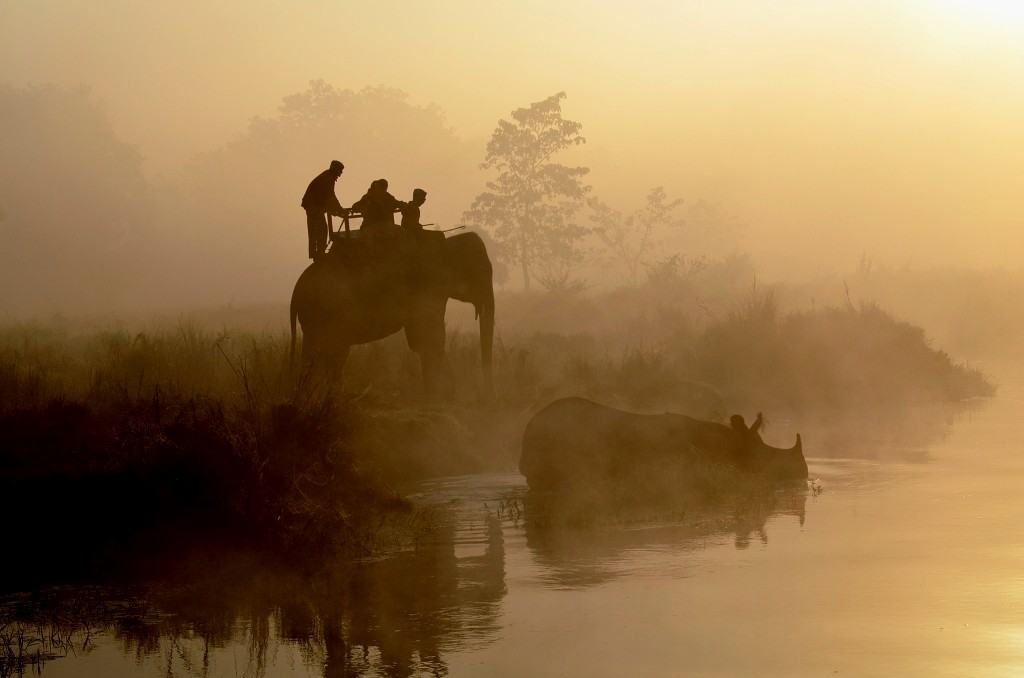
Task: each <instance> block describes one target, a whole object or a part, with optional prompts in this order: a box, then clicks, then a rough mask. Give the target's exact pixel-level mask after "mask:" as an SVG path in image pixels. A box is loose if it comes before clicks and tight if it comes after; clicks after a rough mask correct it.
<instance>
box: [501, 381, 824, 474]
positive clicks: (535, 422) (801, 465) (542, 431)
mask: <svg viewBox="0 0 1024 678" xmlns="http://www.w3.org/2000/svg"><path fill="white" fill-rule="evenodd" d="M731 423H732V426H731V427H730V426H724V425H722V424H716V423H714V422H710V421H701V420H699V419H694V418H692V417H687V416H685V415H682V414H669V413H666V414H652V415H648V414H632V413H630V412H623V411H621V410H616V409H613V408H611V407H606V406H604V405H599V404H597V403H595V402H592V401H590V400H585V399H583V398H562V399H560V400H556V401H555V402H553V403H551V404H550V405H548V406H547V407H545V408H544V409H542V410H541V411H540V412H538V413H537V414H535V415H534V416H533V418H532V419H531V420H530V422H529V423H528V424H527V425H526V431H525V433H524V434H523V454H522V457H521V458H520V460H519V470H520V472H521V473H522V474H523V475H524V476H526V480H527V482H528V483H529V484H530V487H531V488H534V489H538V488H549V487H554V486H557V485H560V484H562V483H564V482H566V481H569V480H574V479H578V478H579V477H580V476H581V475H586V476H589V477H602V476H603V477H613V476H616V475H618V474H619V473H620V472H623V471H625V470H627V469H629V468H630V467H631V466H632V465H635V464H636V463H637V462H641V461H647V460H652V459H656V458H658V457H659V456H665V455H677V456H678V455H681V454H693V455H694V456H695V457H696V458H699V459H705V460H708V461H714V462H721V463H725V464H729V465H732V466H734V467H736V468H737V469H740V470H744V471H749V472H753V473H763V474H765V475H766V476H769V477H771V478H774V479H797V478H800V479H802V478H806V477H807V462H806V461H805V460H804V455H803V450H802V446H801V443H800V435H799V434H797V437H796V445H794V446H793V447H792V448H790V449H779V448H775V447H769V446H768V445H766V444H765V443H764V441H763V440H761V436H760V435H759V434H758V429H759V428H760V427H761V415H760V414H759V415H758V417H757V421H755V422H754V424H753V425H752V426H751V427H750V428H747V426H746V424H745V423H744V421H743V417H741V416H739V415H733V417H732V421H731Z"/></svg>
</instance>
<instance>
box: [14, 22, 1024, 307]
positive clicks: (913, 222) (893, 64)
mask: <svg viewBox="0 0 1024 678" xmlns="http://www.w3.org/2000/svg"><path fill="white" fill-rule="evenodd" d="M1000 7H1002V5H1001V4H1000V3H982V7H980V8H976V9H971V6H968V5H961V4H959V3H955V2H946V3H938V4H935V3H914V2H904V3H895V4H893V3H857V4H856V5H834V6H830V7H828V8H824V7H820V6H819V5H818V4H815V3H789V4H786V5H784V6H781V7H774V8H769V7H764V6H762V5H760V4H758V3H738V2H730V3H717V4H716V6H715V7H714V8H709V7H701V6H698V5H697V4H692V5H691V4H681V5H678V6H677V5H663V4H660V3H650V4H648V5H645V7H644V8H643V10H644V11H631V12H629V13H628V14H625V13H624V12H621V11H619V10H618V8H617V7H614V6H608V7H596V8H594V9H593V10H592V11H590V12H586V13H583V12H579V11H577V10H576V8H575V7H573V6H571V5H569V4H557V3H556V4H554V5H552V4H550V3H547V4H545V5H544V6H543V7H540V6H537V5H535V4H533V3H527V4H525V5H518V6H516V7H515V8H511V7H507V8H503V9H500V10H498V9H494V10H487V11H484V10H479V9H477V10H475V11H469V10H468V8H463V7H460V6H459V4H458V3H443V4H441V5H437V6H433V7H431V8H430V9H427V8H425V7H424V8H398V7H391V6H389V5H380V6H360V7H347V6H346V7H343V6H340V5H332V4H320V3H314V4H310V5H305V6H303V7H302V8H301V9H295V8H292V9H287V10H285V9H282V8H276V7H274V6H273V5H272V4H269V3H265V4H259V3H257V4H256V5H252V4H249V5H246V6H245V7H244V8H243V7H242V6H221V7H218V8H210V7H207V6H205V5H202V4H201V3H199V4H191V5H190V4H188V3H186V4H185V5H176V6H175V7H174V8H173V9H172V8H170V7H165V6H161V5H144V6H140V5H137V4H135V3H128V2H120V3H113V4H105V5H103V6H102V7H98V6H94V5H91V4H89V3H78V2H73V3H65V2H39V3H6V4H5V5H4V6H3V7H2V8H0V82H3V83H5V85H4V89H3V96H4V99H5V102H4V106H3V111H4V113H3V116H4V122H3V129H4V136H3V147H4V148H3V151H4V152H3V160H2V161H0V162H2V164H3V168H2V172H3V174H2V176H3V181H2V183H0V208H2V209H3V215H4V216H3V221H2V222H0V228H3V229H4V231H5V233H6V234H7V237H6V238H5V240H6V241H7V245H6V246H5V247H4V253H5V254H4V258H5V260H6V261H5V262H4V263H5V265H4V269H5V271H6V275H5V278H6V279H5V281H4V287H5V289H6V290H7V292H6V293H5V299H4V302H3V306H4V308H5V309H6V310H7V311H8V312H12V313H18V314H25V313H30V314H31V313H48V312H53V311H61V312H64V313H75V312H79V311H82V310H86V309H88V310H92V311H96V310H99V311H104V310H118V309H125V308H133V309H136V310H140V309H149V310H152V309H154V308H172V307H189V306H195V305H209V304H227V303H248V302H257V301H261V302H262V301H271V302H277V301H281V300H283V299H285V298H286V296H287V294H288V290H289V286H290V283H291V281H292V280H293V279H294V276H295V275H296V274H297V271H298V270H300V269H301V266H302V264H303V243H302V240H303V233H302V213H301V211H300V210H299V208H298V198H299V197H300V196H301V192H302V190H303V188H304V186H305V183H306V182H308V180H309V178H310V177H312V176H313V175H314V174H315V173H317V172H319V171H322V169H323V168H325V167H326V166H327V163H328V162H329V161H330V160H331V159H333V158H338V159H341V160H343V161H344V162H345V163H346V167H347V170H346V174H345V176H344V178H343V179H342V180H341V181H340V182H339V184H338V194H339V196H340V199H341V201H342V203H343V204H351V202H353V201H354V200H355V199H357V198H358V197H359V196H360V195H362V193H363V192H365V190H366V187H367V186H368V185H369V182H370V181H371V180H373V179H375V178H378V177H384V178H387V179H388V180H389V181H390V182H391V184H392V187H393V192H394V193H396V194H397V195H399V197H403V196H405V197H406V198H407V194H411V191H412V189H413V188H416V187H422V188H424V189H425V190H427V191H428V194H429V201H428V203H427V205H426V206H425V208H424V217H425V220H426V221H429V222H431V223H436V224H438V225H440V226H441V227H452V226H455V225H457V224H458V223H460V221H461V217H462V213H463V211H464V210H466V209H467V208H468V207H469V204H470V202H471V201H472V198H473V197H474V196H475V195H476V194H478V193H479V192H480V191H481V190H482V189H483V186H484V183H485V182H486V181H487V180H488V179H489V178H490V177H489V176H488V173H487V172H485V171H483V170H481V169H480V168H479V164H480V162H481V161H482V160H483V156H484V147H485V145H486V141H487V138H488V137H489V135H490V133H491V131H492V130H493V129H494V127H495V125H496V124H497V122H498V121H499V120H500V119H503V118H507V117H508V115H509V112H510V111H511V110H513V109H515V108H518V107H522V106H527V105H529V104H530V103H531V102H535V101H539V100H541V99H543V98H545V97H547V96H550V95H552V94H554V93H556V92H559V91H565V92H566V93H567V98H566V100H565V102H564V104H563V109H564V113H565V115H566V117H567V118H570V119H572V120H575V121H577V122H580V123H581V124H582V125H583V128H582V129H583V136H584V137H585V138H586V140H587V143H586V144H585V145H583V146H580V147H578V148H577V149H574V150H573V151H572V152H571V154H570V155H569V156H568V162H570V163H571V164H578V165H580V166H585V167H588V168H589V169H590V174H589V176H588V184H589V185H590V186H591V187H592V192H591V195H592V196H594V197H596V198H599V199H600V200H601V201H603V202H605V203H606V204H607V205H609V206H610V207H611V208H613V209H617V210H619V211H621V212H624V213H629V212H631V211H633V210H635V209H637V208H639V207H640V206H642V204H643V201H644V198H645V196H646V195H647V194H648V192H649V191H650V190H651V189H652V188H654V187H664V190H665V191H666V193H667V194H668V196H669V197H670V198H672V199H681V200H682V201H683V208H682V209H681V210H680V211H679V217H680V218H683V217H685V216H686V212H687V210H691V209H694V208H695V206H697V205H699V204H705V205H712V206H714V208H715V209H716V210H718V211H719V212H720V213H721V214H722V215H723V216H722V219H721V220H724V221H727V222H728V223H729V224H732V225H733V226H735V227H736V228H734V229H733V232H734V233H735V237H732V239H731V241H727V242H724V243H718V244H717V247H714V248H712V247H708V246H706V243H701V242H700V241H699V239H696V238H694V237H693V234H687V235H688V236H689V239H687V237H681V238H680V239H679V240H678V241H677V242H672V243H667V244H666V245H665V249H664V251H663V252H662V254H663V255H664V256H670V255H672V254H677V253H681V254H684V255H687V256H699V255H715V254H720V253H722V252H724V251H727V250H728V249H729V248H739V249H742V250H743V251H745V252H747V253H749V254H750V255H751V256H752V258H753V260H754V261H755V262H756V266H757V271H758V273H759V274H760V275H761V276H762V277H765V276H766V277H767V278H768V279H772V280H775V279H782V278H798V279H799V278H806V277H813V276H817V275H820V274H822V273H823V272H824V273H828V272H837V273H840V274H843V273H845V272H847V271H851V270H853V269H854V268H855V267H856V266H857V265H858V262H859V261H860V260H861V258H862V257H864V256H865V255H866V256H868V257H870V258H871V259H872V260H873V261H874V262H876V265H886V266H890V267H908V266H909V267H911V268H923V269H929V268H935V267H954V268H987V267H999V268H1002V269H1009V270H1011V271H1018V270H1019V268H1020V264H1019V262H1018V261H1017V260H1016V258H1015V256H1014V253H1015V252H1019V251H1021V246H1022V245H1024V241H1022V237H1024V236H1021V233H1022V232H1024V229H1022V228H1021V225H1022V223H1021V222H1022V218H1024V217H1022V215H1021V206H1020V201H1019V196H1018V195H1017V192H1018V186H1017V184H1018V179H1019V176H1018V172H1017V171H1016V167H1017V164H1018V158H1019V157H1021V153H1022V151H1024V132H1022V131H1021V128H1020V126H1019V124H1018V121H1019V120H1020V118H1021V113H1022V112H1024V91H1022V89H1021V87H1020V86H1019V82H1020V79H1019V76H1020V73H1021V69H1022V67H1024V48H1021V47H1020V46H1019V44H1018V43H1017V42H1014V41H1013V40H1011V37H1012V33H1013V30H1012V29H1013V28H1014V27H1018V28H1019V27H1020V26H1021V22H1022V21H1024V19H1022V17H1021V16H1019V15H1018V14H1016V13H1014V12H1012V11H1011V10H1004V13H1002V14H1000V13H999V12H998V9H999V8H1000ZM225 27H230V28H227V29H225ZM527 29H528V30H529V35H530V36H531V37H530V38H529V39H524V38H523V37H521V36H520V35H519V33H518V32H517V31H519V30H527ZM381 45H386V48H383V49H382V48H380V46H381ZM314 82H316V83H320V84H319V85H314V84H313V83H314ZM316 87H321V88H327V89H325V90H324V91H328V92H331V93H332V94H330V95H325V96H324V97H322V101H320V102H318V103H317V104H316V105H318V106H322V108H321V109H318V110H316V111H314V110H313V109H310V108H307V109H306V110H302V108H303V105H309V104H310V102H309V101H308V100H307V101H305V102H302V101H300V99H301V98H302V97H307V98H308V97H309V96H310V95H311V93H312V92H315V91H316V89H315V88H316ZM321 93H323V92H321ZM331 97H334V98H333V99H332V98H331ZM303 116H306V117H305V119H303ZM317 116H324V117H323V119H321V120H319V121H317V120H314V118H316V117H317ZM360 116H362V117H360ZM324 124H326V125H328V126H327V127H324V128H323V129H322V131H321V132H320V133H318V132H317V131H316V130H317V129H318V128H317V125H324ZM303 125H305V127H304V128H303V129H301V130H300V129H299V128H300V127H303ZM330 125H334V126H333V127H331V126H330ZM85 140H89V141H88V142H87V143H86V142H85ZM587 218H588V215H586V214H581V215H580V216H579V220H580V222H581V223H584V224H586V223H588V222H587ZM691 221H693V219H692V218H691ZM670 245H671V246H670ZM66 251H74V256H70V255H68V256H65V255H64V254H62V252H66ZM140 267H141V268H140ZM142 271H145V272H147V274H143V272H142ZM154 273H156V274H154ZM33 276H37V277H33ZM584 277H586V278H587V280H588V284H590V285H591V286H598V287H608V286H615V285H616V284H618V283H619V282H620V280H618V279H616V278H617V277H618V276H616V275H610V274H608V273H605V274H602V273H601V272H600V271H599V272H597V273H594V272H591V273H590V274H588V275H585V276H584ZM19 281H25V282H27V283H28V284H23V283H20V282H19ZM508 284H509V285H514V280H513V281H509V283H508ZM16 287H17V288H19V291H18V293H17V294H14V293H13V290H14V289H15V288H16Z"/></svg>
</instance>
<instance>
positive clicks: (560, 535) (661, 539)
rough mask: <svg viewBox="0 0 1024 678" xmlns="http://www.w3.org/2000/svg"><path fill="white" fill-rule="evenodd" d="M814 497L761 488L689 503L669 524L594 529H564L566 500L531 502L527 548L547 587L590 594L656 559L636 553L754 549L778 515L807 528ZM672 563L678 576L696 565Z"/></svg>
mask: <svg viewBox="0 0 1024 678" xmlns="http://www.w3.org/2000/svg"><path fill="white" fill-rule="evenodd" d="M808 494H809V492H808V489H807V487H806V486H805V485H804V484H793V485H789V486H786V487H775V488H772V487H763V488H761V489H760V491H758V492H756V493H754V494H746V493H741V494H736V495H734V496H732V497H730V498H728V499H726V500H721V501H718V502H715V503H709V504H705V505H696V506H695V505H690V506H689V507H688V508H687V510H686V511H685V512H682V513H681V514H677V515H676V516H675V517H674V518H675V519H674V520H671V521H669V522H667V523H666V522H661V523H660V524H659V523H658V522H654V523H644V522H641V523H639V524H632V525H630V524H618V525H610V526H607V527H605V528H602V529H591V530H581V529H576V528H574V527H571V526H561V525H558V516H559V512H560V511H572V510H573V507H566V506H564V504H563V502H562V500H561V498H559V497H536V496H531V497H528V498H527V501H526V514H525V519H524V529H525V533H526V543H527V546H528V547H529V549H530V551H531V553H532V555H533V558H534V560H535V562H536V564H537V565H538V566H540V569H541V572H542V573H543V574H542V575H541V579H542V581H543V583H544V584H545V585H550V586H555V587H558V588H585V587H590V586H596V585H599V584H604V583H606V582H609V581H611V580H613V579H615V578H617V577H620V576H626V575H629V576H633V575H636V574H637V572H636V571H635V570H634V569H633V568H635V567H637V566H643V564H644V563H648V562H650V560H651V559H649V558H644V557H638V556H637V552H638V551H643V552H646V553H647V554H648V555H649V554H651V553H655V552H663V553H670V554H678V553H679V552H686V551H699V550H703V549H704V548H706V547H707V546H708V545H709V544H712V543H713V544H715V545H718V544H721V543H724V542H726V541H727V540H730V539H731V541H732V544H733V546H734V547H735V548H736V549H740V550H743V549H746V548H748V547H749V546H750V545H751V542H752V540H753V541H756V542H757V543H760V544H762V545H767V544H768V529H767V524H768V522H769V520H771V519H772V518H773V517H775V516H780V515H786V516H793V517H794V518H796V520H797V521H798V522H799V524H800V525H801V526H803V524H804V520H805V516H806V504H807V496H808ZM552 514H554V517H553V515H552ZM730 535H731V537H730ZM671 563H672V566H673V567H675V568H682V570H681V571H676V572H674V573H671V574H674V575H682V576H687V575H688V574H690V572H689V570H690V569H692V568H694V567H695V564H694V562H693V560H692V559H680V558H676V557H673V558H671Z"/></svg>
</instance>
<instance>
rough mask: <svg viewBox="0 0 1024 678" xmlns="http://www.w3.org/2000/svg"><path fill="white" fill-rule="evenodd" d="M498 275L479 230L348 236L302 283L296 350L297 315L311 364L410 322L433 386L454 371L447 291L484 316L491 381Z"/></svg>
mask: <svg viewBox="0 0 1024 678" xmlns="http://www.w3.org/2000/svg"><path fill="white" fill-rule="evenodd" d="M491 276H492V270H491V262H490V259H489V258H488V256H487V248H486V247H485V246H484V243H483V240H481V239H480V236H478V235H477V234H476V233H461V234H459V235H455V236H452V237H450V238H444V237H443V236H442V235H441V234H439V233H432V232H421V233H418V234H415V235H410V234H406V233H401V234H396V235H395V236H394V237H391V238H374V240H373V241H372V242H361V241H360V240H358V239H356V240H353V241H346V240H341V241H339V242H336V243H335V246H334V247H333V248H332V250H331V253H330V254H329V255H327V256H326V257H324V258H323V259H321V260H320V261H318V262H316V263H313V264H311V265H310V266H309V267H308V268H307V269H306V270H305V271H303V272H302V275H301V276H299V279H298V281H297V282H296V283H295V290H294V291H293V292H292V301H291V332H292V334H291V338H292V353H293V355H294V351H295V336H296V333H295V320H296V319H298V321H299V323H300V324H301V326H302V334H303V342H302V358H303V362H304V363H305V364H307V365H309V364H311V363H323V362H330V363H337V364H338V365H339V366H343V365H344V363H345V359H346V358H347V357H348V352H349V347H350V346H352V345H353V344H363V343H367V342H370V341H375V340H377V339H383V338H384V337H386V336H388V335H391V334H394V333H395V332H397V331H398V330H400V329H402V328H405V336H406V339H407V341H408V343H409V348H411V349H412V350H413V351H415V352H416V353H417V354H418V355H419V356H420V361H421V365H422V369H423V381H424V384H425V385H426V387H427V390H428V392H433V391H436V390H437V387H438V386H439V385H440V384H441V382H442V379H443V378H444V377H447V376H448V375H449V374H450V372H451V366H450V365H449V364H448V359H447V358H446V356H445V325H444V314H445V307H446V306H447V303H448V299H458V300H460V301H466V302H469V303H471V304H473V306H474V308H475V309H476V314H477V317H478V318H479V320H480V356H481V360H482V363H483V376H484V385H485V387H486V388H488V389H489V388H490V384H491V345H492V342H493V337H494V288H493V285H492V281H491Z"/></svg>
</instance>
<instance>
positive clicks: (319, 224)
mask: <svg viewBox="0 0 1024 678" xmlns="http://www.w3.org/2000/svg"><path fill="white" fill-rule="evenodd" d="M344 171H345V165H343V164H342V163H341V161H340V160H332V161H331V165H330V167H328V168H327V169H326V170H324V171H323V172H321V173H320V174H318V175H316V177H314V178H313V180H312V181H311V182H309V186H307V187H306V192H305V193H303V194H302V203H301V205H302V209H304V210H306V230H307V231H308V234H309V258H310V259H312V260H314V261H316V260H317V259H319V258H320V256H321V255H322V254H323V253H324V252H325V251H326V250H327V240H328V238H330V234H331V215H334V216H339V217H340V216H344V214H345V211H346V210H345V208H344V207H342V206H341V203H340V202H338V196H336V195H335V194H334V184H335V183H337V181H338V178H339V177H341V173H342V172H344Z"/></svg>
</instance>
